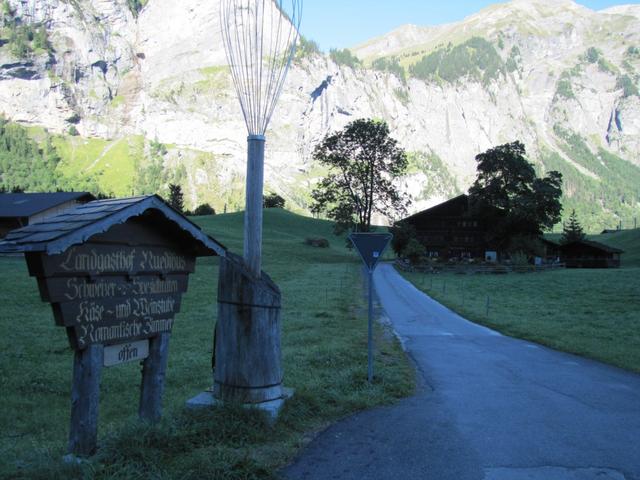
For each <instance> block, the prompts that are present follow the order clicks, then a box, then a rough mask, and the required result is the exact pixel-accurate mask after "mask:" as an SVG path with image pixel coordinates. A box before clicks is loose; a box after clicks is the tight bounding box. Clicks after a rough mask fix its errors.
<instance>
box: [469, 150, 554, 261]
mask: <svg viewBox="0 0 640 480" xmlns="http://www.w3.org/2000/svg"><path fill="white" fill-rule="evenodd" d="M525 154H526V151H525V146H524V145H523V144H522V143H521V142H518V141H516V142H513V143H507V144H504V145H500V146H497V147H495V148H492V149H489V150H487V151H486V152H484V153H481V154H479V155H478V156H476V161H477V162H478V166H477V177H476V180H475V182H474V184H473V185H472V186H471V188H470V189H469V198H470V200H471V204H472V206H473V208H474V210H475V211H476V214H478V215H479V216H480V217H481V218H483V220H484V221H485V222H486V224H487V225H489V226H490V228H489V234H488V235H489V238H488V239H487V240H489V241H491V242H493V243H495V244H496V246H497V247H499V248H506V249H508V248H509V243H510V241H511V240H512V239H515V238H517V237H537V236H538V235H541V234H542V232H543V230H548V229H551V228H552V227H553V226H554V225H555V224H556V223H558V222H559V221H560V214H561V213H562V204H561V203H560V197H561V196H562V174H561V173H559V172H557V171H555V170H552V171H549V172H548V173H547V175H546V176H545V177H543V178H539V177H538V176H537V175H536V172H535V169H534V168H533V165H532V164H531V163H530V162H529V161H528V160H527V159H526V157H525Z"/></svg>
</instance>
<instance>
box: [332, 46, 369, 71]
mask: <svg viewBox="0 0 640 480" xmlns="http://www.w3.org/2000/svg"><path fill="white" fill-rule="evenodd" d="M329 57H331V60H333V61H334V62H336V63H337V64H338V65H346V66H347V67H351V68H356V67H359V66H361V65H362V62H361V61H360V59H359V58H358V57H356V56H355V55H354V54H353V53H351V50H349V49H348V48H345V49H343V50H338V49H335V48H332V49H331V50H330V51H329Z"/></svg>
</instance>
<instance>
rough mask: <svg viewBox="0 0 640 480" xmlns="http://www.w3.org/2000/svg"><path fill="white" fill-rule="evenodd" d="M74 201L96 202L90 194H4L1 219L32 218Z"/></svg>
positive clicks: (0, 208)
mask: <svg viewBox="0 0 640 480" xmlns="http://www.w3.org/2000/svg"><path fill="white" fill-rule="evenodd" d="M72 200H86V201H90V200H95V197H94V196H93V195H91V194H90V193H88V192H49V193H2V194H0V217H2V218H16V217H30V216H32V215H35V214H36V213H40V212H44V211H45V210H49V209H50V208H54V207H57V206H58V205H61V204H63V203H66V202H70V201H72Z"/></svg>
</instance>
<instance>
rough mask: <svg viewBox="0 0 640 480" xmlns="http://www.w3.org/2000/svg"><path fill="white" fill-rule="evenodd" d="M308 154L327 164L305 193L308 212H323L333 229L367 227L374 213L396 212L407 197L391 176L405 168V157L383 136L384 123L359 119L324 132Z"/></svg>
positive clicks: (386, 130)
mask: <svg viewBox="0 0 640 480" xmlns="http://www.w3.org/2000/svg"><path fill="white" fill-rule="evenodd" d="M314 158H315V159H316V160H317V161H319V162H320V163H322V164H323V165H325V166H326V167H328V168H329V173H328V174H327V176H326V177H325V178H324V179H322V180H321V181H320V183H319V184H318V185H317V186H316V188H315V189H314V190H313V192H312V193H311V196H312V197H313V199H314V204H313V206H312V211H313V212H314V213H320V212H326V214H327V216H328V217H329V218H331V219H333V220H335V222H336V228H335V230H336V233H340V232H343V231H345V230H347V229H349V228H353V227H357V229H358V230H359V231H369V230H370V228H371V216H372V215H373V213H374V212H378V213H381V214H383V215H388V216H389V215H394V214H397V215H402V214H404V213H405V212H406V207H407V205H408V203H409V202H408V200H407V199H406V198H405V197H404V196H403V195H402V194H401V193H400V192H399V190H398V188H397V186H396V185H395V184H394V180H395V179H397V178H398V177H399V176H400V175H402V174H403V173H404V172H405V170H406V169H407V157H406V154H405V152H404V150H403V149H402V148H400V147H399V146H398V142H397V141H396V140H394V139H393V138H391V137H390V136H389V127H388V126H387V124H386V123H385V122H382V121H377V120H368V119H360V120H355V121H353V122H351V123H350V124H348V125H347V126H346V127H345V128H344V129H343V130H342V131H340V132H337V133H333V134H329V135H327V136H326V137H325V138H324V140H323V141H322V142H321V143H320V144H319V145H318V146H317V147H316V149H315V151H314Z"/></svg>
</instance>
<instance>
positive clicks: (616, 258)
mask: <svg viewBox="0 0 640 480" xmlns="http://www.w3.org/2000/svg"><path fill="white" fill-rule="evenodd" d="M622 253H624V251H623V250H620V249H619V248H615V247H610V246H609V245H605V244H603V243H599V242H593V241H590V240H578V241H575V242H570V243H565V244H564V245H561V246H560V257H561V259H562V261H563V262H564V263H565V264H566V265H567V268H618V267H619V266H620V255H621V254H622Z"/></svg>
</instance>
